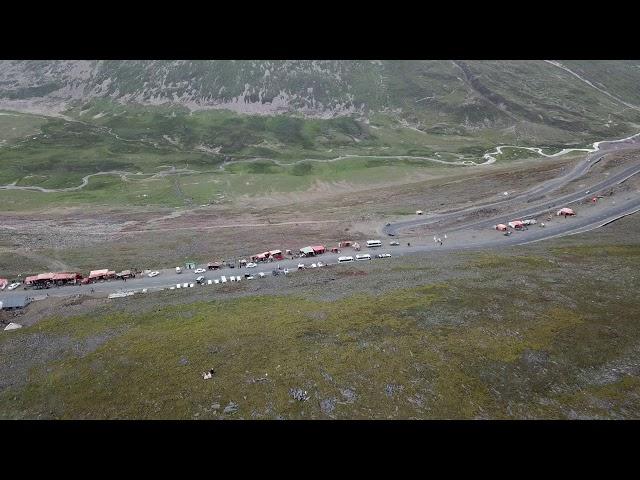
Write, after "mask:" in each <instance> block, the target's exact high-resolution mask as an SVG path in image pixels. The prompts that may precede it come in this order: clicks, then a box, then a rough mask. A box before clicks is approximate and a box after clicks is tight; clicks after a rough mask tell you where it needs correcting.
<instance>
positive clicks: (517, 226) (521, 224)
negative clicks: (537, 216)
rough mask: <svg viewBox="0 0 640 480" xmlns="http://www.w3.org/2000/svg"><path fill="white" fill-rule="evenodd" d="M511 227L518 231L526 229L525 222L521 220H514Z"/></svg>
mask: <svg viewBox="0 0 640 480" xmlns="http://www.w3.org/2000/svg"><path fill="white" fill-rule="evenodd" d="M509 226H510V227H511V228H515V229H516V230H517V229H520V228H524V222H523V221H521V220H514V221H513V222H509Z"/></svg>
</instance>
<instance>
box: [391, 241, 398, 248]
mask: <svg viewBox="0 0 640 480" xmlns="http://www.w3.org/2000/svg"><path fill="white" fill-rule="evenodd" d="M389 245H391V246H392V247H397V246H398V245H400V242H399V241H397V240H394V241H392V242H389Z"/></svg>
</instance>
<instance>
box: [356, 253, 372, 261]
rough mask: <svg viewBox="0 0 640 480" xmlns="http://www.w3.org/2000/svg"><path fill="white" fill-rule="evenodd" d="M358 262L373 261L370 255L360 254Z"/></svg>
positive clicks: (357, 258)
mask: <svg viewBox="0 0 640 480" xmlns="http://www.w3.org/2000/svg"><path fill="white" fill-rule="evenodd" d="M356 260H371V255H369V254H368V253H359V254H358V255H356Z"/></svg>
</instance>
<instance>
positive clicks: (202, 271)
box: [193, 268, 206, 273]
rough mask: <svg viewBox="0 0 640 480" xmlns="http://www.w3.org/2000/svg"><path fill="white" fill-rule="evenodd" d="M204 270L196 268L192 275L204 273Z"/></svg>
mask: <svg viewBox="0 0 640 480" xmlns="http://www.w3.org/2000/svg"><path fill="white" fill-rule="evenodd" d="M205 272H206V270H205V269H204V268H196V269H195V270H194V271H193V273H205Z"/></svg>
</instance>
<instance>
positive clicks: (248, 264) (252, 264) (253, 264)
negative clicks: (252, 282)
mask: <svg viewBox="0 0 640 480" xmlns="http://www.w3.org/2000/svg"><path fill="white" fill-rule="evenodd" d="M257 266H258V264H257V263H253V262H251V263H247V268H256V267H257Z"/></svg>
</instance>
